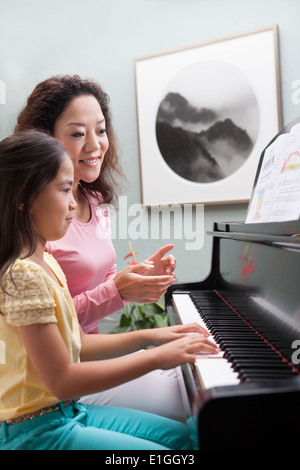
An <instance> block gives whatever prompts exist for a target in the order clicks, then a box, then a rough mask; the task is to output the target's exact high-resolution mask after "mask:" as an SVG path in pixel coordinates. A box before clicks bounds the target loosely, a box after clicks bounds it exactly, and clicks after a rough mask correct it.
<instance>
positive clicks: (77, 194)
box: [73, 184, 91, 223]
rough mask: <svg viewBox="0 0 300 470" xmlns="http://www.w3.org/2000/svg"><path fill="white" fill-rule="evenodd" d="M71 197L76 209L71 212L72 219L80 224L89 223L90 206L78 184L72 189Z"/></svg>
mask: <svg viewBox="0 0 300 470" xmlns="http://www.w3.org/2000/svg"><path fill="white" fill-rule="evenodd" d="M73 196H74V199H75V201H76V203H77V207H76V209H75V210H74V212H73V217H74V219H75V220H77V221H78V222H81V223H87V222H89V220H90V218H91V210H90V204H89V201H88V199H87V197H86V196H85V195H84V193H83V192H82V190H81V188H80V185H79V184H77V185H76V186H74V187H73Z"/></svg>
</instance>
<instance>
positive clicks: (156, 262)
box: [146, 245, 176, 276]
mask: <svg viewBox="0 0 300 470" xmlns="http://www.w3.org/2000/svg"><path fill="white" fill-rule="evenodd" d="M173 248H174V245H165V246H163V247H162V248H160V249H159V250H158V251H157V252H156V253H154V255H152V256H150V257H149V258H148V259H147V260H146V261H150V262H152V263H153V269H152V271H149V272H148V273H147V274H148V275H151V276H160V275H163V274H172V273H173V272H174V270H175V268H176V259H175V257H174V256H173V255H168V256H165V254H166V253H168V251H170V250H172V249H173ZM164 256H165V257H164Z"/></svg>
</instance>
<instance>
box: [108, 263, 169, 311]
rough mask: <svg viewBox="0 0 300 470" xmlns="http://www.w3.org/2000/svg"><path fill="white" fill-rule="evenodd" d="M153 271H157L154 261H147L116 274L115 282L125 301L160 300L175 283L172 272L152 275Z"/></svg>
mask: <svg viewBox="0 0 300 470" xmlns="http://www.w3.org/2000/svg"><path fill="white" fill-rule="evenodd" d="M151 271H152V272H155V268H154V263H153V262H149V261H145V262H144V263H140V264H136V265H131V266H128V268H125V269H123V270H122V271H120V272H119V273H118V274H116V275H115V277H114V278H113V280H114V283H115V284H116V287H117V289H118V291H119V294H120V296H121V297H122V299H123V300H124V301H125V302H137V303H152V302H158V300H159V299H160V298H161V297H162V296H163V295H164V294H165V293H166V291H167V289H168V287H170V286H171V285H172V284H173V283H174V276H173V275H172V274H163V275H153V274H152V275H150V272H151Z"/></svg>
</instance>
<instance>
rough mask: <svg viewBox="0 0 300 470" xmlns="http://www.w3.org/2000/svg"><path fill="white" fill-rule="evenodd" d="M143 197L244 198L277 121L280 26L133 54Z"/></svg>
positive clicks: (152, 200) (155, 201)
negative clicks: (173, 48) (135, 56)
mask: <svg viewBox="0 0 300 470" xmlns="http://www.w3.org/2000/svg"><path fill="white" fill-rule="evenodd" d="M135 78H136V100H137V117H138V135H139V152H140V170H141V190H142V203H143V204H144V205H145V206H151V205H168V204H184V203H189V204H197V203H207V204H221V203H234V202H246V201H249V199H250V196H251V190H252V186H253V182H254V178H255V174H256V170H257V165H258V162H259V157H260V154H261V152H262V150H263V149H264V147H265V146H266V145H267V144H268V142H269V141H270V140H271V139H272V137H273V136H274V135H275V134H276V133H277V132H278V130H279V128H280V127H281V105H280V82H279V61H278V37H277V26H271V27H267V28H262V29H259V30H255V31H251V32H247V33H244V34H239V35H235V36H230V37H226V38H222V39H217V40H215V41H211V42H205V43H202V44H197V45H195V46H191V47H188V48H183V49H179V50H175V51H171V52H165V53H162V54H157V55H153V56H147V57H142V58H138V59H136V60H135Z"/></svg>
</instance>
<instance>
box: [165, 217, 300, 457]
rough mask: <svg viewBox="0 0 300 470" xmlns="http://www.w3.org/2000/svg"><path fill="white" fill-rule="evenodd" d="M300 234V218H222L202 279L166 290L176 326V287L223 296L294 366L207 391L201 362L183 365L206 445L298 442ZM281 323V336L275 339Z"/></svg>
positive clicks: (282, 446) (236, 446)
mask: <svg viewBox="0 0 300 470" xmlns="http://www.w3.org/2000/svg"><path fill="white" fill-rule="evenodd" d="M299 234H300V221H291V222H283V223H266V224H242V223H238V222H237V223H215V224H214V228H213V231H212V232H211V235H212V236H213V253H212V267H211V272H210V274H209V275H208V277H207V278H206V279H205V280H203V281H201V282H191V283H181V284H174V285H173V286H172V287H171V288H170V289H169V290H168V292H167V294H166V299H165V300H166V309H167V312H168V315H169V318H170V321H171V323H172V324H174V323H178V321H179V320H178V312H176V309H175V308H174V305H173V300H172V299H173V295H174V294H175V293H189V295H193V293H195V292H196V293H197V292H198V293H199V292H205V293H207V294H208V295H210V293H211V295H212V296H215V295H216V294H217V295H218V296H219V297H221V298H223V299H225V301H226V302H227V303H228V304H229V306H230V308H231V309H233V310H237V313H238V314H239V315H242V316H243V318H244V319H245V321H246V322H247V323H249V325H250V328H254V329H255V331H256V333H257V334H258V335H261V336H262V337H263V340H264V341H265V342H267V343H268V344H269V345H270V348H271V349H276V352H278V354H279V355H282V357H283V361H284V362H286V363H288V364H289V366H290V368H291V371H292V373H291V375H289V374H287V375H286V376H285V375H283V376H281V375H280V374H279V377H277V376H276V375H275V376H274V377H273V375H272V373H271V374H270V376H269V374H268V373H267V374H265V375H264V373H262V374H260V373H259V374H258V376H257V377H256V376H255V373H254V375H253V376H252V369H251V368H250V377H249V378H248V377H247V376H246V379H243V376H242V380H241V382H240V383H239V384H238V385H229V386H220V387H218V386H217V387H212V388H211V389H205V390H202V389H201V387H199V384H198V383H197V380H196V378H195V371H194V369H193V367H194V366H193V365H185V366H183V367H182V372H183V377H184V382H185V387H186V392H187V396H188V399H189V403H190V405H191V409H192V410H193V413H196V415H197V416H198V431H199V446H200V450H209V449H212V450H213V449H216V450H218V449H220V450H221V449H224V450H229V449H235V450H238V449H261V450H266V449H276V450H280V449H293V448H295V446H296V445H297V444H298V443H299V439H300V430H299V429H300V365H299V364H298V362H300V361H299V359H300V354H299V355H298V353H297V349H298V350H299V349H300V236H298V235H299ZM232 295H234V301H237V299H241V302H238V305H237V306H236V305H234V304H233V305H231V304H232V301H231V297H232ZM228 299H229V300H228ZM253 299H255V300H253ZM249 302H252V303H251V308H252V310H253V302H254V310H255V318H254V320H252V317H251V316H250V319H249V318H247V314H248V311H247V310H248V308H249V305H248V304H249ZM220 317H221V314H220ZM265 325H267V327H266V326H265ZM268 325H272V328H268ZM261 329H262V333H261V331H260V330H261ZM269 329H270V330H271V333H270V337H268V334H269V333H268V331H269ZM274 329H275V331H276V335H275V338H273V337H272V335H274ZM221 335H222V333H221ZM297 341H298V342H297ZM282 344H283V346H282ZM242 347H243V344H242V341H241V348H242ZM280 348H283V350H281V349H280ZM229 360H230V359H229ZM249 361H250V362H251V357H250V358H249ZM255 362H256V360H253V363H254V364H252V366H251V367H254V366H255Z"/></svg>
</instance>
